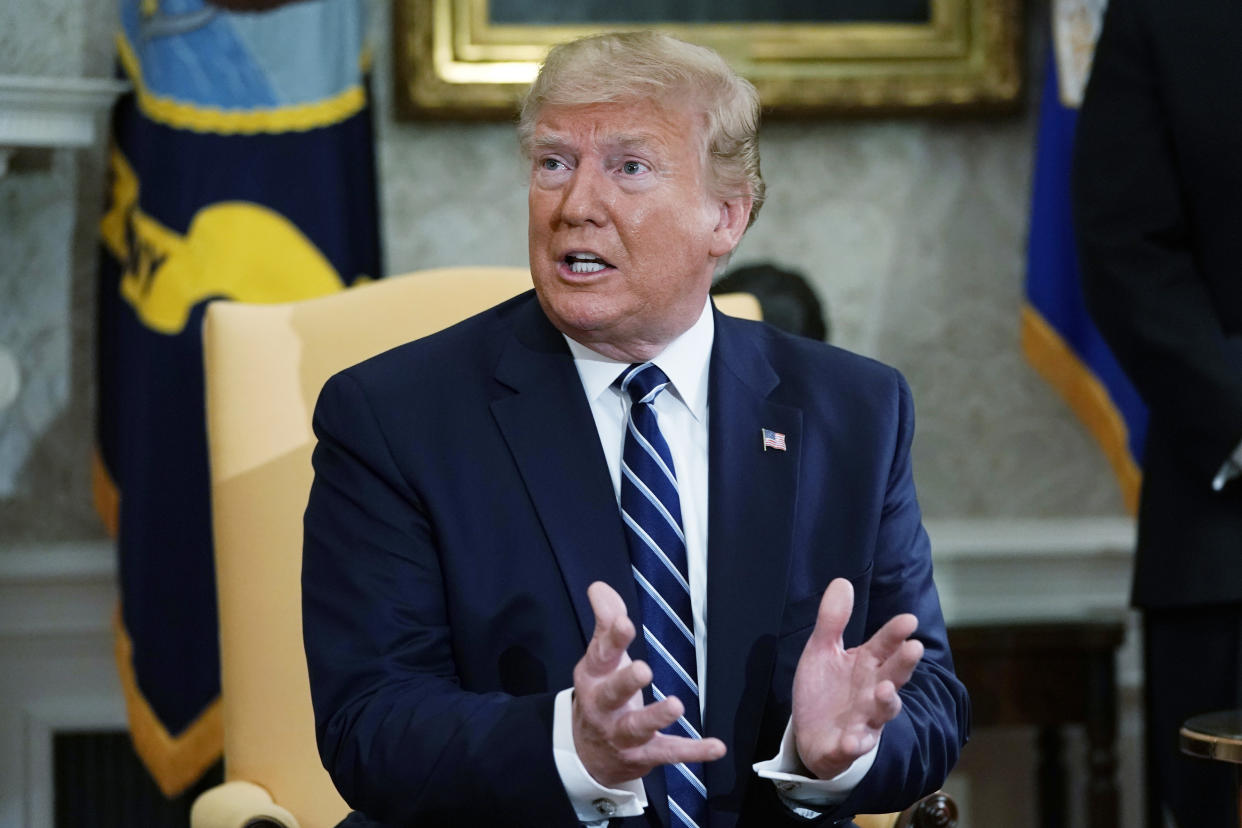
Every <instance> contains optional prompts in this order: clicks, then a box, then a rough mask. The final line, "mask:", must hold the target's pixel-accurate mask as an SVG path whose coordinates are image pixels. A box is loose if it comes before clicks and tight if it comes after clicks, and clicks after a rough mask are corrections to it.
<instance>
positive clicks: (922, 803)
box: [854, 791, 957, 828]
mask: <svg viewBox="0 0 1242 828" xmlns="http://www.w3.org/2000/svg"><path fill="white" fill-rule="evenodd" d="M854 823H855V824H856V825H857V826H858V828H956V826H957V803H956V802H954V801H953V797H951V796H949V795H948V794H947V793H945V792H944V791H936V792H935V793H931V794H928V795H927V796H925V797H923V798H922V799H920V800H919V801H918V802H916V803H914V804H913V805H911V806H910V807H909V808H906V809H905V810H904V811H902V812H901V813H899V814H859V815H858V816H856V817H854Z"/></svg>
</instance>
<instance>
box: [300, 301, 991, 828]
mask: <svg viewBox="0 0 1242 828" xmlns="http://www.w3.org/2000/svg"><path fill="white" fill-rule="evenodd" d="M715 326H716V333H715V341H714V345H713V349H712V358H711V366H710V380H709V392H708V393H709V397H708V400H709V402H708V404H709V429H710V435H709V465H710V472H711V474H710V480H711V482H710V485H709V494H708V498H709V500H708V504H709V507H708V508H709V518H708V561H709V563H708V569H709V572H708V582H707V625H708V630H707V659H708V660H707V670H708V674H707V685H706V715H705V732H706V733H707V734H708V735H712V736H717V737H719V738H721V739H722V740H724V742H725V744H726V745H727V746H728V750H729V753H728V755H727V756H726V757H725V758H724V759H722V760H720V761H717V762H713V763H710V764H708V765H707V767H706V776H707V789H708V798H709V808H710V810H711V825H712V826H713V828H729V826H733V825H739V826H745V825H779V824H784V822H785V821H788V823H789V824H798V823H801V822H803V820H802V819H801V818H799V817H797V816H795V815H793V814H792V813H791V812H790V811H788V809H786V808H785V807H784V806H783V805H782V804H781V803H780V802H779V800H778V799H777V797H776V795H775V791H774V787H773V785H772V784H771V783H770V782H768V781H767V780H764V779H760V778H758V777H756V776H755V774H754V773H753V771H752V770H751V768H750V765H751V763H752V762H754V761H756V760H758V759H766V758H769V757H770V756H772V755H775V753H776V751H777V748H778V745H779V742H780V737H781V733H782V731H783V729H784V727H785V724H786V722H787V720H788V718H789V715H790V692H791V685H792V680H793V673H794V667H795V665H796V663H797V659H798V656H799V654H800V653H801V650H802V647H803V645H804V644H805V642H806V639H807V637H808V636H809V634H810V631H811V628H812V626H813V625H814V622H815V617H816V611H817V608H818V604H819V600H820V597H821V595H822V593H823V591H824V589H825V587H826V586H827V584H828V582H829V581H830V580H832V579H833V578H834V577H838V576H842V577H847V578H849V579H850V580H851V581H852V582H853V584H854V588H855V594H856V606H855V610H854V614H853V617H852V619H851V621H850V624H849V628H848V630H847V633H846V639H847V645H855V644H858V643H861V642H862V641H863V640H865V638H866V637H867V636H869V635H870V634H871V633H872V632H873V631H874V630H876V629H877V628H878V627H879V626H880V625H881V624H883V623H884V622H885V621H887V620H888V619H889V618H890V617H892V616H893V615H895V614H897V613H900V612H913V613H915V614H916V615H917V616H918V617H919V621H920V625H919V631H918V634H917V635H918V637H919V638H920V639H921V640H922V641H923V643H924V645H925V647H926V655H925V656H924V658H923V660H922V662H921V663H920V665H919V667H918V668H917V670H916V671H915V674H914V677H913V678H912V679H911V680H910V682H909V683H908V684H907V685H906V687H905V688H904V689H903V690H902V693H901V694H902V700H903V709H902V712H901V714H900V716H899V717H898V718H897V719H896V720H894V721H893V722H891V723H889V724H888V725H887V726H886V728H885V730H884V735H883V738H882V740H881V745H880V751H879V755H878V757H877V759H876V762H875V765H874V767H873V768H872V770H871V771H870V773H868V774H867V776H866V778H865V779H864V780H863V782H862V783H861V784H860V785H859V786H858V788H857V789H856V790H855V791H854V793H853V794H851V796H850V797H849V799H848V800H847V801H846V802H844V803H842V804H841V806H840V807H838V808H836V809H834V810H833V811H832V812H831V813H829V814H827V815H825V818H824V820H823V821H825V822H827V821H834V820H845V821H848V816H849V815H850V814H853V813H856V812H884V811H891V810H898V809H900V808H901V807H904V806H905V805H908V804H909V803H911V802H912V801H914V800H915V799H917V798H918V797H919V796H921V795H923V794H925V793H928V792H930V791H932V790H934V789H935V788H937V787H938V786H939V785H940V784H941V782H942V781H943V779H944V777H945V775H946V774H947V773H948V771H949V769H950V768H951V767H952V765H953V763H954V762H955V761H956V758H957V755H958V750H959V748H960V745H961V744H962V743H963V742H964V741H965V738H966V732H967V728H968V718H969V713H968V700H967V696H966V692H965V690H964V688H963V687H962V685H961V684H960V682H958V680H957V678H956V677H955V676H954V675H953V670H952V663H951V659H950V657H949V651H948V647H947V644H946V636H945V629H944V621H943V619H942V617H941V613H940V608H939V602H938V599H937V596H936V591H935V587H934V586H933V584H932V580H931V559H930V555H929V548H928V541H927V536H926V534H925V533H924V531H923V528H922V524H921V519H920V515H919V509H918V504H917V502H916V499H915V493H914V485H913V481H912V478H911V473H910V441H911V436H912V433H913V428H914V425H913V411H912V405H911V400H910V393H909V390H908V388H907V387H906V384H905V382H904V381H903V380H902V378H901V377H900V375H899V374H898V373H897V372H896V371H894V370H893V369H891V368H887V367H885V366H882V365H880V364H878V363H876V362H873V361H871V360H867V359H863V358H861V357H857V356H854V355H851V354H848V353H846V352H844V351H841V350H839V349H836V348H832V347H829V346H826V345H823V344H822V343H816V342H812V341H810V340H806V339H801V338H795V337H791V336H788V335H786V334H783V333H780V332H778V331H776V330H775V329H773V328H771V327H770V326H767V325H763V324H761V323H755V322H747V321H743V320H738V319H733V318H731V317H726V316H723V315H721V314H719V313H716V316H715ZM763 428H769V429H772V430H774V431H778V432H782V433H784V434H785V435H786V437H787V442H788V450H787V451H784V452H780V451H766V452H765V451H763V450H762V440H761V429H763ZM315 431H316V434H317V435H318V437H319V444H318V447H317V448H316V450H315V454H314V465H315V483H314V486H313V488H312V490H311V496H310V502H309V505H308V507H307V512H306V520H305V532H306V534H305V558H304V563H303V579H302V580H303V584H302V588H303V608H304V625H305V639H306V651H307V658H308V663H309V667H310V680H311V691H312V697H313V700H314V707H315V718H316V728H317V734H318V739H319V747H320V752H321V755H322V758H323V761H324V764H325V766H326V767H327V768H328V770H329V772H330V773H331V775H332V778H333V779H334V781H335V782H336V785H337V787H338V788H339V789H340V791H341V793H342V794H343V795H344V797H345V799H346V800H347V801H348V802H349V803H350V804H351V805H352V806H353V807H354V808H357V809H358V810H360V811H363V812H365V813H366V814H367V816H368V818H369V819H371V820H374V821H375V822H377V823H380V824H383V825H392V826H406V825H418V826H427V825H441V824H443V825H454V826H470V825H480V826H485V825H486V826H494V825H508V824H513V825H533V826H534V825H537V826H556V825H566V826H570V825H576V824H577V821H576V819H575V817H574V814H573V811H572V809H571V807H570V805H569V801H568V798H567V796H566V795H565V793H564V789H563V787H562V785H561V782H560V779H559V777H558V775H557V771H556V767H555V764H554V761H553V758H552V746H551V735H552V708H553V698H554V696H555V694H556V692H557V691H559V690H561V689H563V688H565V687H569V686H571V685H572V683H573V678H572V672H573V667H574V665H575V663H576V662H577V661H578V659H579V658H581V656H582V654H583V652H584V651H585V648H586V644H587V641H588V640H589V638H590V635H591V632H592V629H593V626H594V621H593V615H592V613H591V608H590V605H589V603H588V601H587V596H586V590H587V586H588V585H589V584H590V583H591V582H592V581H595V580H602V581H606V582H607V583H609V584H610V585H611V586H612V587H613V588H614V589H615V590H617V592H618V593H620V595H621V596H622V598H623V599H624V600H625V602H626V606H627V607H629V608H630V609H631V612H634V611H635V608H636V607H637V606H638V603H637V600H636V596H635V592H634V589H635V587H634V584H633V578H632V576H631V574H630V564H629V558H628V553H627V551H626V544H625V538H624V536H623V534H622V524H621V520H620V517H619V513H618V509H617V503H616V496H615V494H614V492H613V488H612V483H611V481H610V479H609V475H608V470H607V464H606V462H605V460H604V456H603V452H602V450H601V448H600V444H599V437H598V435H597V433H596V430H595V424H594V420H593V419H592V416H591V412H590V409H589V406H588V402H587V400H586V396H585V394H584V393H583V390H582V385H581V383H580V381H579V378H578V373H577V370H576V369H575V367H574V363H573V360H572V358H571V356H570V353H569V350H568V348H567V347H566V345H565V342H564V339H563V338H562V336H561V334H560V333H559V332H558V331H556V329H555V328H553V327H552V325H551V324H550V323H549V322H548V320H547V318H546V317H545V316H544V314H543V312H542V310H541V309H540V307H539V304H538V302H537V301H536V299H535V298H534V295H533V293H527V294H525V295H523V296H519V297H517V298H515V299H513V300H510V301H509V302H506V303H504V304H502V305H499V306H498V307H496V308H493V309H491V310H489V311H486V312H484V313H483V314H481V315H479V316H476V317H473V318H471V319H468V320H466V321H465V322H463V323H461V324H459V325H456V326H454V327H452V328H449V329H448V330H445V331H442V332H440V333H438V334H435V335H433V336H430V337H427V338H425V339H422V340H419V341H416V342H412V343H409V344H407V345H404V346H402V347H399V348H397V349H395V350H392V351H389V352H387V353H385V354H382V355H380V356H378V357H376V358H374V359H371V360H369V361H367V362H364V363H362V364H360V365H357V366H354V367H353V368H350V369H348V370H346V371H344V372H342V373H341V374H338V375H337V376H335V377H333V378H332V379H331V380H330V381H329V382H328V383H327V385H326V386H325V388H324V390H323V392H322V395H321V396H320V399H319V403H318V406H317V408H316V412H315ZM632 654H633V655H634V656H635V657H644V653H643V648H642V642H641V639H640V640H639V641H638V642H636V643H635V645H634V647H633V648H632ZM645 784H646V785H647V790H648V796H649V799H650V802H651V804H650V805H649V807H648V809H647V811H646V813H645V814H644V816H642V817H636V818H632V819H631V820H626V821H623V822H624V824H627V825H628V824H634V825H656V824H661V823H662V824H665V825H667V820H668V815H667V808H666V804H665V800H664V785H663V777H662V774H661V773H653V774H650V775H649V776H648V777H647V778H646V779H645Z"/></svg>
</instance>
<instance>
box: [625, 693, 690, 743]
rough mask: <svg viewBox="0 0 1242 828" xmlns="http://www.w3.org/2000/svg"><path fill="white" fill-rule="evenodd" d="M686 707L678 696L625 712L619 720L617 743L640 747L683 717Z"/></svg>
mask: <svg viewBox="0 0 1242 828" xmlns="http://www.w3.org/2000/svg"><path fill="white" fill-rule="evenodd" d="M684 712H685V707H684V706H683V705H682V704H681V702H680V701H678V700H677V698H676V697H669V698H667V699H664V700H663V701H658V702H654V703H652V704H649V705H647V706H646V707H642V708H639V709H638V710H633V711H630V712H629V713H626V714H624V715H623V716H622V717H621V718H620V719H619V720H618V721H617V732H616V739H617V743H618V744H619V745H620V746H621V747H624V748H629V747H638V746H639V745H644V744H646V743H647V742H649V741H651V740H652V739H653V738H655V736H656V734H657V733H659V732H660V731H661V730H663V729H664V728H666V727H668V726H669V725H671V724H672V723H673V722H675V721H677V720H678V719H679V718H681V715H682V713H684Z"/></svg>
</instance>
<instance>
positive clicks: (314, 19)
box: [96, 0, 380, 796]
mask: <svg viewBox="0 0 1242 828" xmlns="http://www.w3.org/2000/svg"><path fill="white" fill-rule="evenodd" d="M120 7H121V8H120V17H121V26H120V30H119V31H118V34H117V49H118V52H119V57H120V65H121V68H122V70H123V72H124V74H125V76H126V77H127V78H128V80H129V81H130V82H131V83H132V85H133V92H132V93H131V94H128V95H126V96H124V97H123V98H122V99H121V100H120V101H118V103H117V104H116V107H115V109H114V111H113V119H112V146H111V150H110V160H109V173H110V176H109V179H110V183H109V192H108V204H107V208H106V211H105V215H104V217H103V220H102V223H101V228H100V230H101V241H102V244H101V256H100V270H99V302H98V315H99V320H98V321H99V343H98V365H97V375H98V392H99V405H98V423H97V427H98V435H97V437H98V450H99V454H98V458H97V463H96V503H97V506H98V507H99V510H100V513H101V515H102V516H103V518H104V521H105V523H106V524H107V526H108V527H109V529H110V530H112V531H113V532H114V533H115V535H116V539H117V547H118V554H119V573H120V587H121V604H120V610H119V612H118V618H117V629H116V632H117V661H118V668H119V671H120V675H121V681H122V685H123V688H124V691H125V698H126V705H127V709H128V714H129V723H130V732H131V734H132V736H133V741H134V745H135V748H136V750H137V752H138V754H139V756H141V757H142V759H143V761H144V762H145V763H146V766H147V768H148V769H149V770H150V772H151V775H152V777H153V778H154V779H155V781H156V782H157V783H158V784H159V786H160V788H161V789H162V790H163V791H164V793H165V794H166V795H169V796H172V795H175V794H177V793H178V792H180V791H182V790H184V789H185V788H186V787H188V786H189V785H191V784H192V783H193V782H194V781H195V780H196V779H198V777H199V776H200V775H201V774H202V772H203V771H204V770H206V769H207V768H209V767H210V766H211V765H212V764H213V763H214V762H215V761H216V759H218V758H219V756H220V751H221V724H220V705H219V695H220V680H219V675H220V670H219V653H218V644H217V628H216V596H215V584H214V569H213V562H212V544H211V522H210V504H209V481H208V471H207V447H206V433H205V424H204V409H203V407H204V402H203V368H202V346H201V339H200V337H201V333H200V329H201V322H202V316H203V310H204V305H205V303H206V302H208V301H209V300H212V299H216V298H229V299H237V300H241V301H248V302H276V301H288V300H294V299H302V298H307V297H311V296H318V295H323V294H327V293H331V292H333V291H337V290H341V289H342V288H344V287H346V286H348V285H349V284H351V283H353V282H354V281H355V280H357V279H360V278H370V277H374V276H376V275H378V274H379V272H380V253H379V237H378V220H377V219H378V217H377V207H376V185H375V168H374V148H373V143H374V142H373V136H372V127H371V120H370V118H371V115H370V110H369V108H368V94H367V88H366V82H365V70H366V68H367V61H368V60H369V56H368V54H367V52H366V49H365V45H364V33H365V30H366V18H365V2H364V0H305V1H304V2H291V3H288V4H285V5H282V6H280V7H279V8H276V9H274V10H272V11H266V12H259V13H236V14H235V13H232V12H229V11H225V10H222V9H219V8H216V7H214V6H212V5H210V4H208V3H206V2H204V1H203V0H123V2H121V4H120Z"/></svg>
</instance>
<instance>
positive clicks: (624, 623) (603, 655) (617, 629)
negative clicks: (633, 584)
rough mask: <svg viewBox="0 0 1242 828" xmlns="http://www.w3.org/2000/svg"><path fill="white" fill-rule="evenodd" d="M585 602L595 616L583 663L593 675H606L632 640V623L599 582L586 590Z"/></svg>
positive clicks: (614, 596)
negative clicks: (589, 605) (593, 627)
mask: <svg viewBox="0 0 1242 828" xmlns="http://www.w3.org/2000/svg"><path fill="white" fill-rule="evenodd" d="M587 599H588V600H590V602H591V610H592V612H594V613H595V632H594V634H593V635H592V636H591V641H590V643H589V644H588V645H587V651H586V657H585V659H584V661H585V663H586V667H587V669H588V671H589V672H590V673H591V674H593V675H602V674H604V673H610V672H612V671H613V670H615V669H616V667H617V664H618V663H619V662H620V660H621V654H622V653H624V652H625V648H626V647H628V646H629V645H630V641H632V640H633V639H634V623H633V622H632V621H630V618H629V616H628V615H627V614H626V611H625V602H624V601H622V600H621V596H620V595H618V594H617V592H616V590H614V589H613V588H612V587H610V586H608V584H606V583H604V582H603V581H596V582H595V583H593V584H591V585H590V586H589V587H587Z"/></svg>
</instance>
